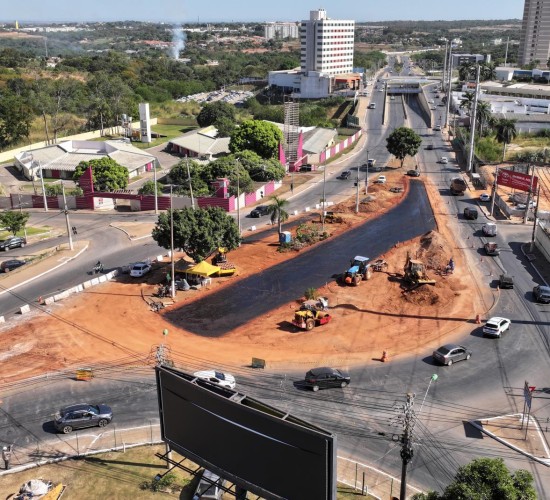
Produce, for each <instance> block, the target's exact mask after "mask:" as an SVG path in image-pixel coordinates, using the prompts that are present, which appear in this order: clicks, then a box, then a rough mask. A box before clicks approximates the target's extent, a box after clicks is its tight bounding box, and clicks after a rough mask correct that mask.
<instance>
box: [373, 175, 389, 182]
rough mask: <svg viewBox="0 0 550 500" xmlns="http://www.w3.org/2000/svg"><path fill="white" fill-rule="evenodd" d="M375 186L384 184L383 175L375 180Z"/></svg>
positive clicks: (384, 177) (384, 178)
mask: <svg viewBox="0 0 550 500" xmlns="http://www.w3.org/2000/svg"><path fill="white" fill-rule="evenodd" d="M375 182H376V184H386V176H385V175H379V176H378V179H376V181H375Z"/></svg>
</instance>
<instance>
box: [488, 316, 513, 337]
mask: <svg viewBox="0 0 550 500" xmlns="http://www.w3.org/2000/svg"><path fill="white" fill-rule="evenodd" d="M511 323H512V322H511V321H510V320H509V319H508V318H500V317H498V316H495V317H494V318H491V319H489V320H488V321H487V323H485V326H484V327H483V335H487V336H488V337H498V338H500V336H501V335H502V333H504V332H505V331H506V330H509V329H510V324H511Z"/></svg>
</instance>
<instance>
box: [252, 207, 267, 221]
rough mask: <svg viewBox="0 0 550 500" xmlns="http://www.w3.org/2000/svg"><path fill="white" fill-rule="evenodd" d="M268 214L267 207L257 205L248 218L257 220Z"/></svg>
mask: <svg viewBox="0 0 550 500" xmlns="http://www.w3.org/2000/svg"><path fill="white" fill-rule="evenodd" d="M268 213H269V207H268V206H267V205H258V206H257V207H256V208H255V209H254V210H252V212H250V217H254V218H259V217H262V216H263V215H267V214H268Z"/></svg>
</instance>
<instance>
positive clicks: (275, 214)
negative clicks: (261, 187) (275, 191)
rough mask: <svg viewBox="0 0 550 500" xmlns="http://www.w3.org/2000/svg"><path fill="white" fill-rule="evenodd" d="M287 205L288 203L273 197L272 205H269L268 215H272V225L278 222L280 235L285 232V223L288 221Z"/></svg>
mask: <svg viewBox="0 0 550 500" xmlns="http://www.w3.org/2000/svg"><path fill="white" fill-rule="evenodd" d="M287 205H288V201H287V200H285V199H284V198H279V197H278V196H272V197H271V205H268V214H269V215H271V223H272V224H274V223H275V221H277V225H278V226H279V234H280V233H281V231H282V230H283V222H285V221H286V220H288V212H287V211H286V210H285V207H286V206H287Z"/></svg>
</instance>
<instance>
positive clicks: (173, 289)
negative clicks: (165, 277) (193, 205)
mask: <svg viewBox="0 0 550 500" xmlns="http://www.w3.org/2000/svg"><path fill="white" fill-rule="evenodd" d="M170 263H171V273H172V275H171V276H170V277H171V278H172V280H171V283H170V296H171V297H172V299H175V298H176V278H175V276H174V274H175V267H176V266H175V262H174V207H173V203H172V184H170Z"/></svg>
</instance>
